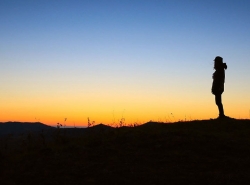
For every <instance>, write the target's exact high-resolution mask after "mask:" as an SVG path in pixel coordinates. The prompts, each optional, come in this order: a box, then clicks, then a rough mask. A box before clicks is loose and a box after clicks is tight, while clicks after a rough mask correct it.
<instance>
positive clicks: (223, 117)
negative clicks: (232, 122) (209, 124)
mask: <svg viewBox="0 0 250 185" xmlns="http://www.w3.org/2000/svg"><path fill="white" fill-rule="evenodd" d="M217 119H233V118H230V117H229V116H226V115H224V114H223V115H219V117H218V118H217Z"/></svg>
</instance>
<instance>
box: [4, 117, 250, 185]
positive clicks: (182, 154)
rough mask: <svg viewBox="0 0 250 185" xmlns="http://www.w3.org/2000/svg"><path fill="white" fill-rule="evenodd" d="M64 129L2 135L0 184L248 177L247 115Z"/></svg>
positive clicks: (191, 181) (242, 181)
mask: <svg viewBox="0 0 250 185" xmlns="http://www.w3.org/2000/svg"><path fill="white" fill-rule="evenodd" d="M62 130H63V129H62ZM62 130H60V129H59V130H56V132H55V133H54V134H53V137H52V138H51V139H48V138H46V137H48V136H46V135H43V138H42V136H41V135H39V134H38V135H35V134H29V135H24V136H22V140H21V139H20V138H12V139H11V138H9V139H8V141H7V140H5V139H6V138H2V140H1V142H2V143H1V144H2V145H1V149H0V164H1V166H0V179H1V184H3V185H8V184H10V185H12V184H25V185H29V184H36V185H39V184H53V185H57V184H60V185H63V184H65V185H66V184H67V185H70V184H77V185H78V184H199V185H200V184H248V183H247V182H249V180H250V177H249V173H250V168H249V166H250V135H249V133H250V121H249V120H233V119H232V120H231V119H230V120H229V119H228V120H203V121H190V122H180V123H174V124H161V123H153V122H151V123H147V124H144V125H141V126H136V127H120V128H109V127H105V126H99V127H98V126H94V127H90V128H87V129H86V130H85V131H84V133H83V129H82V130H80V132H78V134H67V133H64V132H62ZM59 131H60V132H59ZM65 131H66V130H65ZM5 142H8V143H9V145H8V147H7V148H5V147H4V146H5V144H6V143H5Z"/></svg>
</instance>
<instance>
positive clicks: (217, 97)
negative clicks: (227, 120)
mask: <svg viewBox="0 0 250 185" xmlns="http://www.w3.org/2000/svg"><path fill="white" fill-rule="evenodd" d="M215 103H216V105H217V106H218V109H219V114H220V115H219V116H220V117H223V116H224V109H223V105H222V102H221V94H216V95H215Z"/></svg>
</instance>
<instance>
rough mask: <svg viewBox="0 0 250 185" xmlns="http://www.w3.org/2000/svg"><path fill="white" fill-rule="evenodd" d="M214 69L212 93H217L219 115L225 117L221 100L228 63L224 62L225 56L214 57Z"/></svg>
mask: <svg viewBox="0 0 250 185" xmlns="http://www.w3.org/2000/svg"><path fill="white" fill-rule="evenodd" d="M214 69H215V72H214V74H213V86H212V93H213V94H214V95H215V103H216V105H217V106H218V109H219V117H218V118H225V117H227V116H225V114H224V109H223V104H222V102H221V95H222V93H223V92H224V83H225V69H227V64H226V63H223V58H222V57H220V56H217V57H215V59H214Z"/></svg>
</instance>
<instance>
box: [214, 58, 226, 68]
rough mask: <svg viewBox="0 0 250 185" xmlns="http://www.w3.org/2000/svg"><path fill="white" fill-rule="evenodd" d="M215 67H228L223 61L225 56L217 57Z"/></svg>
mask: <svg viewBox="0 0 250 185" xmlns="http://www.w3.org/2000/svg"><path fill="white" fill-rule="evenodd" d="M214 69H215V70H217V69H227V64H226V63H223V58H222V57H220V56H217V57H215V59H214Z"/></svg>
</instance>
